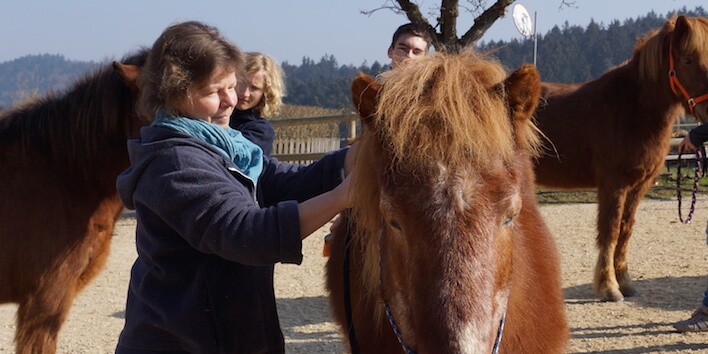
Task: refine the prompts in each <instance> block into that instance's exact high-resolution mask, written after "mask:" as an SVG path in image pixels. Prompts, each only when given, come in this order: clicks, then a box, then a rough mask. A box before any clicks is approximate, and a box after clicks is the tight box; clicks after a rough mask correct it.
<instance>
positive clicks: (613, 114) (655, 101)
mask: <svg viewBox="0 0 708 354" xmlns="http://www.w3.org/2000/svg"><path fill="white" fill-rule="evenodd" d="M707 70H708V19H706V18H688V17H685V16H680V17H677V18H674V19H671V20H669V21H667V22H666V23H665V24H664V26H663V27H662V28H661V29H657V30H654V31H652V32H650V33H649V34H648V35H646V36H645V37H644V38H642V39H640V40H639V41H638V43H637V45H636V47H635V49H634V54H633V56H632V58H631V59H630V60H629V61H627V62H626V63H624V64H622V65H620V66H618V67H615V68H613V69H611V70H609V71H608V72H606V73H605V74H604V75H602V76H601V77H599V78H598V79H596V80H593V81H589V82H585V83H581V84H556V83H542V84H541V86H542V89H543V93H542V95H541V96H542V102H543V103H541V104H540V105H539V108H538V110H537V112H536V119H537V124H538V127H539V129H541V131H542V132H543V134H544V135H545V136H546V137H547V139H548V142H549V144H548V150H549V151H548V153H546V154H543V155H542V156H541V157H540V158H539V159H538V161H537V162H536V164H535V167H534V171H535V173H536V180H537V183H538V184H540V185H544V186H549V187H556V188H597V197H598V216H597V247H598V248H599V255H598V259H597V264H596V267H595V276H594V280H593V287H594V290H595V292H596V293H597V294H598V295H599V296H600V297H601V298H602V299H603V300H608V301H621V300H623V298H624V297H625V296H633V295H635V294H636V293H637V292H636V290H635V288H634V287H633V286H632V282H631V278H630V275H629V272H628V264H627V252H628V248H629V239H630V237H631V236H632V227H633V225H634V222H635V213H636V211H637V207H638V205H639V202H640V201H641V199H642V197H643V196H644V194H645V193H646V191H647V189H648V188H649V186H650V185H651V184H652V182H653V181H654V179H655V177H656V176H657V175H658V174H659V172H660V171H661V168H662V167H663V166H664V158H665V156H666V153H667V151H668V149H669V142H670V137H671V131H672V124H673V123H674V122H675V121H676V119H677V118H679V117H680V116H682V115H683V114H684V113H685V112H686V111H688V112H689V113H691V114H692V115H694V116H695V117H696V118H697V119H698V120H700V121H702V122H705V121H706V120H708V71H707Z"/></svg>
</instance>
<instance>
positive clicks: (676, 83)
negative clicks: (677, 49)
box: [669, 38, 708, 114]
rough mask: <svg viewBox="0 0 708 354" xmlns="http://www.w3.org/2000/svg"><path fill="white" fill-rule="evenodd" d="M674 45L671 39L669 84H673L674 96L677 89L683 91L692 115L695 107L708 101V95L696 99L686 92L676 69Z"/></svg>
mask: <svg viewBox="0 0 708 354" xmlns="http://www.w3.org/2000/svg"><path fill="white" fill-rule="evenodd" d="M673 44H674V39H673V38H671V39H670V40H669V84H671V91H673V92H674V94H677V95H678V91H677V89H678V90H679V91H681V94H682V95H683V98H685V99H686V103H688V109H689V111H690V112H691V114H693V107H695V106H696V105H697V104H698V103H700V102H702V101H705V100H708V93H706V94H703V95H701V96H698V97H695V98H694V97H691V95H689V94H688V91H686V89H685V88H684V87H683V85H681V82H680V81H679V79H678V77H677V76H676V69H674V55H673Z"/></svg>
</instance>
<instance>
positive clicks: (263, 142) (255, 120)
mask: <svg viewBox="0 0 708 354" xmlns="http://www.w3.org/2000/svg"><path fill="white" fill-rule="evenodd" d="M245 61H246V64H245V69H246V77H245V78H243V79H242V80H239V84H238V86H237V90H236V92H237V94H238V103H237V104H236V109H235V110H234V113H233V114H232V115H231V123H230V124H229V125H230V126H231V128H234V129H237V130H240V131H241V133H242V134H243V135H244V136H245V137H246V138H248V139H249V140H251V141H252V142H254V143H256V145H258V146H260V147H261V149H262V150H263V153H264V154H265V155H266V156H269V155H270V154H271V151H272V149H273V140H274V139H275V130H274V129H273V125H272V124H270V122H269V121H268V120H267V119H265V118H263V117H271V116H272V115H273V114H275V113H276V112H277V111H278V110H279V109H280V107H281V106H282V105H283V96H284V95H285V83H284V81H283V76H284V75H283V70H282V69H281V68H280V65H278V63H277V62H276V61H275V60H274V59H273V58H272V57H271V56H269V55H267V54H263V53H257V52H248V53H245Z"/></svg>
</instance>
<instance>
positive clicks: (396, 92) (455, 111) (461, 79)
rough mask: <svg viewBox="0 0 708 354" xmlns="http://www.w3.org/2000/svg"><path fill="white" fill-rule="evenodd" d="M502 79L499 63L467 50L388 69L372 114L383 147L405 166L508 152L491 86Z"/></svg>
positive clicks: (499, 101) (503, 116)
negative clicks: (376, 109) (462, 52)
mask: <svg viewBox="0 0 708 354" xmlns="http://www.w3.org/2000/svg"><path fill="white" fill-rule="evenodd" d="M505 77H506V72H505V70H504V68H503V67H502V66H501V65H500V64H499V63H497V62H495V61H492V60H484V59H483V58H482V57H480V56H479V55H478V54H475V53H473V52H468V53H465V54H462V55H445V54H442V53H436V54H434V55H433V56H431V57H429V58H421V59H416V60H413V61H409V62H407V63H406V65H405V66H403V67H402V68H400V69H397V70H393V71H391V72H390V73H389V75H386V76H384V79H383V80H384V81H383V84H384V88H383V90H382V92H381V93H380V96H379V104H378V113H377V119H378V122H377V123H378V127H379V129H380V130H379V135H380V138H381V140H382V141H385V144H386V147H385V148H386V149H387V150H389V151H390V152H391V153H392V158H393V159H397V160H405V161H406V164H408V165H411V164H412V165H415V164H426V163H429V162H431V161H439V160H444V161H448V162H449V163H450V164H455V163H457V162H463V160H464V161H467V162H469V161H474V162H479V163H484V162H486V161H488V160H489V157H491V156H492V155H494V156H502V158H506V157H509V156H511V153H512V151H513V148H514V145H513V137H512V128H511V124H510V121H509V113H508V110H507V107H506V104H505V100H504V98H503V96H502V95H501V94H497V93H495V92H494V89H493V87H494V86H495V85H496V84H498V83H500V82H502V81H503V80H504V78H505ZM411 147H414V148H411Z"/></svg>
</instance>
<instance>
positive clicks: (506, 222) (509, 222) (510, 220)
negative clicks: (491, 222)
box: [502, 216, 514, 227]
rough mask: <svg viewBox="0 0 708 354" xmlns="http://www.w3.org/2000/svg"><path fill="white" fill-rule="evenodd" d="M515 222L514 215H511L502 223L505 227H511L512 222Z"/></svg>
mask: <svg viewBox="0 0 708 354" xmlns="http://www.w3.org/2000/svg"><path fill="white" fill-rule="evenodd" d="M513 222H514V217H513V216H509V217H507V218H506V219H504V222H503V223H502V226H503V227H509V226H511V224H512V223H513Z"/></svg>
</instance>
